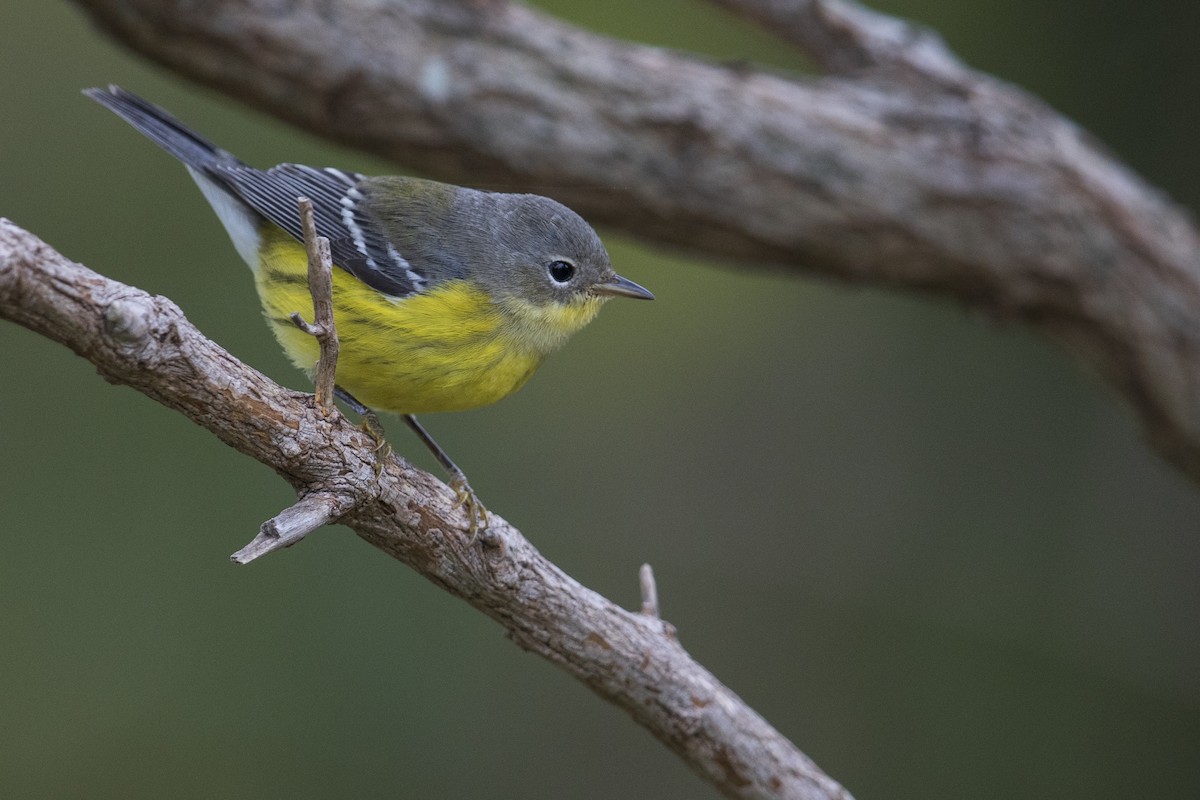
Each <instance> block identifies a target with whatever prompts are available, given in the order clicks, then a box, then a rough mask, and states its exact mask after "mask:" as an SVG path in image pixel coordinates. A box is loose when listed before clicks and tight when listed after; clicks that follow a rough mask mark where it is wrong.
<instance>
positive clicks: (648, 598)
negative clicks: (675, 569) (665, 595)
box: [638, 564, 660, 619]
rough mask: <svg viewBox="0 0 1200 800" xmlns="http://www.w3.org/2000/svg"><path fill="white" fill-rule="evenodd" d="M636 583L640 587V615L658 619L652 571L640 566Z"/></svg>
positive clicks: (645, 566) (649, 568) (655, 587)
mask: <svg viewBox="0 0 1200 800" xmlns="http://www.w3.org/2000/svg"><path fill="white" fill-rule="evenodd" d="M638 581H639V583H641V585H642V613H643V614H645V615H646V616H648V617H654V618H655V619H660V617H659V614H658V586H657V585H656V584H655V583H654V570H653V569H651V567H650V565H649V564H642V568H641V569H639V570H638Z"/></svg>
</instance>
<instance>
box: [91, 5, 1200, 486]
mask: <svg viewBox="0 0 1200 800" xmlns="http://www.w3.org/2000/svg"><path fill="white" fill-rule="evenodd" d="M76 2H77V3H78V5H80V6H81V7H83V8H84V9H86V11H87V12H88V13H89V14H90V15H91V17H92V18H93V19H94V20H95V21H96V23H97V24H98V25H100V26H101V27H103V28H104V29H105V30H107V31H108V32H109V33H111V34H112V35H113V36H114V37H116V38H117V39H118V40H120V41H121V42H123V43H125V44H127V45H128V46H130V47H132V48H133V49H135V50H137V51H139V52H141V53H143V54H145V55H146V56H148V57H150V58H152V59H154V60H156V61H158V62H160V63H163V64H165V65H167V66H169V67H171V68H172V69H175V70H176V71H178V72H180V73H182V74H184V75H187V76H189V77H191V78H194V79H196V80H198V81H201V82H203V83H206V84H208V85H211V86H215V87H218V88H220V89H222V90H224V91H226V92H228V93H229V94H232V95H234V96H237V97H240V98H242V99H243V100H245V101H247V102H248V103H250V104H251V105H252V106H254V107H256V108H259V109H262V110H264V111H267V112H270V113H272V114H275V115H277V116H279V117H282V118H284V119H287V120H290V121H292V122H294V123H296V124H297V125H300V126H301V127H304V128H306V129H308V130H310V131H313V132H316V133H319V134H322V135H324V136H326V137H328V138H330V139H332V140H335V141H339V142H342V143H346V144H350V145H354V146H358V147H360V148H363V149H365V150H368V151H371V152H374V153H377V154H380V155H382V156H385V157H388V158H391V159H393V160H395V161H398V162H401V163H404V164H409V165H413V166H416V167H419V168H420V169H421V170H422V171H423V172H426V173H431V174H433V175H435V176H438V177H441V178H443V179H447V180H451V181H456V182H460V183H472V184H476V185H478V184H488V183H490V182H503V183H504V184H505V185H509V186H527V187H530V188H533V189H538V190H542V191H544V192H546V191H548V192H549V193H552V194H554V195H556V196H557V197H558V198H559V199H561V200H563V201H565V202H567V203H568V204H569V205H571V206H573V207H574V208H576V209H577V210H578V211H580V212H581V213H582V214H583V215H584V216H585V217H587V218H588V219H590V220H592V221H594V222H599V223H606V224H609V225H614V226H617V227H620V228H622V229H624V230H627V231H630V232H632V233H634V234H636V235H638V236H641V237H644V238H647V239H650V240H653V241H657V242H661V243H664V244H668V245H672V246H676V247H681V248H685V249H688V250H691V251H694V252H697V253H701V254H704V255H707V256H718V257H723V258H727V259H736V260H740V261H742V262H744V263H748V264H758V265H772V266H774V267H776V268H782V269H791V270H796V271H797V272H819V273H822V274H826V275H831V276H836V277H838V278H841V279H846V280H853V281H863V282H870V283H874V284H883V285H888V286H894V287H904V288H908V289H916V290H920V291H923V292H933V293H938V294H942V295H948V296H952V297H954V298H956V299H958V300H959V301H961V302H963V303H965V304H966V305H968V306H970V307H973V308H976V309H980V310H983V311H985V312H987V313H990V314H992V315H995V316H999V317H1002V318H1015V319H1019V320H1023V321H1025V322H1027V323H1029V324H1031V325H1033V326H1035V327H1036V328H1038V329H1040V330H1042V331H1044V332H1046V333H1048V334H1050V335H1051V336H1053V337H1054V338H1056V339H1058V340H1060V341H1062V342H1064V343H1066V344H1067V345H1068V348H1069V349H1070V350H1071V351H1073V352H1074V353H1076V354H1077V355H1079V356H1080V357H1081V358H1082V359H1083V360H1084V361H1086V362H1087V363H1088V364H1090V365H1092V366H1093V367H1094V368H1095V369H1097V370H1098V371H1099V372H1100V373H1101V374H1102V375H1104V376H1105V377H1107V379H1108V380H1109V381H1110V382H1111V383H1112V384H1114V385H1115V386H1116V387H1117V388H1118V389H1119V390H1120V391H1121V392H1122V393H1123V394H1124V396H1125V397H1126V398H1128V400H1129V401H1130V402H1131V403H1132V405H1133V406H1134V408H1135V409H1136V410H1137V412H1138V413H1139V414H1140V415H1141V417H1142V419H1143V421H1144V423H1145V427H1146V430H1147V431H1148V434H1149V437H1150V439H1151V441H1152V443H1153V445H1154V446H1155V447H1156V448H1157V449H1158V450H1159V451H1160V452H1161V453H1163V454H1164V455H1165V456H1166V457H1167V458H1168V459H1170V460H1171V461H1172V462H1173V463H1175V464H1176V465H1177V466H1178V467H1179V468H1180V469H1182V470H1183V471H1184V472H1185V473H1187V474H1188V475H1189V476H1190V477H1191V478H1192V479H1193V480H1196V481H1200V325H1197V323H1196V320H1197V319H1200V237H1198V235H1197V232H1196V230H1195V228H1194V227H1193V226H1192V224H1191V221H1190V220H1189V218H1188V217H1187V215H1186V214H1185V213H1184V212H1183V211H1181V210H1180V209H1179V208H1177V207H1176V206H1174V205H1173V204H1172V203H1171V202H1170V201H1169V200H1168V199H1166V198H1165V197H1163V196H1162V195H1160V194H1159V193H1158V192H1156V191H1154V190H1153V189H1152V188H1150V187H1149V186H1147V185H1146V184H1145V183H1144V182H1142V181H1141V180H1140V179H1139V178H1138V177H1137V176H1136V175H1134V174H1132V173H1131V172H1130V171H1129V170H1128V169H1127V168H1125V167H1124V166H1123V165H1122V164H1121V163H1119V162H1118V161H1116V160H1115V159H1114V158H1113V157H1112V155H1111V154H1110V153H1108V152H1106V151H1104V150H1103V149H1102V148H1101V147H1098V146H1097V145H1096V144H1095V143H1094V142H1093V141H1091V139H1090V138H1089V137H1088V136H1087V135H1086V134H1085V133H1084V132H1083V131H1081V130H1080V129H1079V128H1077V127H1076V126H1075V125H1074V124H1072V123H1071V122H1070V121H1068V120H1066V119H1064V118H1063V117H1061V116H1059V115H1058V114H1056V113H1055V112H1054V111H1053V110H1051V109H1049V108H1048V107H1046V106H1045V105H1044V104H1042V103H1041V102H1039V101H1038V100H1037V99H1035V98H1033V97H1031V96H1030V95H1028V94H1026V93H1024V92H1022V91H1020V90H1019V89H1016V88H1015V87H1012V86H1009V85H1007V84H1005V83H1003V82H1000V81H998V80H995V79H992V78H989V77H987V76H985V75H982V74H979V73H977V72H973V71H971V70H969V69H967V68H965V67H963V66H962V65H961V64H960V63H959V62H958V61H957V60H956V59H955V58H954V57H953V56H952V55H951V54H950V53H949V52H948V51H947V50H946V49H945V47H944V46H943V45H942V44H941V43H940V41H939V40H938V39H937V37H936V36H935V35H933V34H931V33H929V32H928V31H924V30H922V29H918V28H915V27H913V26H911V25H908V24H907V23H904V22H902V21H900V20H896V19H894V18H891V17H887V16H885V15H881V14H877V13H875V12H871V11H868V10H866V9H864V8H862V7H860V6H858V5H855V4H852V3H847V2H837V0H714V2H717V3H719V4H720V5H722V6H725V7H727V8H729V9H730V10H732V11H734V12H736V13H740V14H744V15H747V16H749V17H751V18H753V19H756V20H758V21H760V22H762V23H763V24H765V25H767V26H768V27H770V28H771V29H772V30H773V31H775V32H777V33H778V34H780V35H781V36H783V37H785V38H787V39H788V40H790V41H792V42H793V43H795V44H796V45H797V46H799V47H800V48H802V49H803V50H804V51H805V52H806V53H807V54H808V55H809V56H810V57H811V58H812V59H813V61H814V62H815V63H816V64H817V65H818V66H820V67H822V68H823V69H825V70H827V71H829V72H830V73H834V76H833V77H824V78H806V77H803V76H784V75H779V74H775V73H769V72H765V71H759V70H756V69H753V68H750V67H747V66H746V65H744V64H737V65H723V64H718V63H712V62H710V61H706V60H704V59H700V58H695V57H691V56H688V55H685V54H680V53H676V52H671V51H667V50H663V49H660V48H654V47H646V46H641V45H637V44H630V43H626V42H619V41H614V40H612V39H608V38H604V37H601V36H596V35H593V34H590V33H588V32H586V31H583V30H580V29H577V28H574V27H571V26H569V25H566V24H563V23H562V22H560V21H557V20H555V19H552V18H550V17H547V16H546V15H544V14H540V13H538V12H536V11H533V10H531V9H529V8H527V7H525V6H522V5H518V4H514V3H508V2H503V1H502V0H487V1H486V2H481V1H480V0H475V1H474V2H468V1H467V0H460V1H459V2H450V1H449V0H407V2H404V3H378V2H373V0H344V2H339V3H328V2H324V0H291V1H290V2H279V0H213V2H208V3H191V2H184V0H76ZM281 155H282V154H281ZM547 187H549V188H547Z"/></svg>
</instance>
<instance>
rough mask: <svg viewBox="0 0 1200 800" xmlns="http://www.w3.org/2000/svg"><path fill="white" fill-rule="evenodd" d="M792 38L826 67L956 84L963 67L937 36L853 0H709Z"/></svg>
mask: <svg viewBox="0 0 1200 800" xmlns="http://www.w3.org/2000/svg"><path fill="white" fill-rule="evenodd" d="M710 2H712V3H715V4H716V5H719V6H724V7H725V8H728V9H730V10H731V11H734V12H736V13H738V14H741V15H742V16H745V17H748V18H750V19H752V20H754V21H755V22H758V23H759V24H760V25H762V26H763V27H764V28H766V29H767V30H768V31H770V32H771V33H773V34H775V35H777V36H779V37H781V38H783V39H785V40H787V41H789V42H792V43H794V44H795V45H797V46H798V47H800V49H802V50H803V51H804V52H805V53H806V54H807V55H808V57H809V58H811V59H812V60H813V61H814V62H816V64H817V66H819V67H821V68H822V69H824V70H825V71H827V72H836V73H846V74H856V73H857V74H861V73H865V72H870V71H885V70H895V71H898V72H908V73H910V74H911V76H922V77H925V78H929V79H931V80H933V81H935V82H937V83H944V84H947V85H955V84H961V80H962V78H963V77H964V76H965V74H966V70H965V69H964V67H963V66H962V64H961V63H960V62H959V61H958V59H957V58H955V57H954V54H953V53H951V52H950V51H949V50H948V49H947V48H946V45H945V43H944V42H942V39H941V37H940V36H938V35H937V34H936V33H934V32H933V31H931V30H929V29H928V28H923V27H921V26H919V25H915V24H913V23H911V22H909V21H907V20H903V19H898V18H897V17H890V16H888V15H887V14H880V13H877V12H875V11H871V10H870V9H867V8H863V7H862V6H861V5H859V4H858V3H855V2H852V0H710Z"/></svg>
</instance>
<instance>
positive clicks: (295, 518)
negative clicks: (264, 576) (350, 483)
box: [229, 493, 354, 564]
mask: <svg viewBox="0 0 1200 800" xmlns="http://www.w3.org/2000/svg"><path fill="white" fill-rule="evenodd" d="M353 505H354V503H353V501H351V500H348V499H346V498H343V497H339V496H337V495H333V494H327V493H316V494H310V495H305V496H304V497H301V498H300V499H299V500H298V501H296V504H295V505H293V506H291V507H289V508H285V509H284V510H283V511H281V512H279V514H278V515H276V516H275V517H273V518H271V519H269V520H267V521H266V522H264V523H263V524H262V527H260V528H259V529H258V535H257V536H255V537H254V539H253V541H251V542H250V544H248V545H246V546H245V547H243V548H242V549H241V550H238V551H237V552H236V553H234V554H233V555H231V556H230V557H229V560H230V561H232V562H234V563H235V564H249V563H250V562H251V561H253V560H254V559H256V558H258V557H259V556H265V555H266V554H267V553H272V552H274V551H276V550H281V549H283V548H284V547H290V546H291V545H293V544H295V543H296V542H298V541H300V540H301V539H303V538H304V537H305V536H307V535H308V534H310V533H312V532H313V531H315V530H316V529H317V528H319V527H321V526H322V525H328V524H329V523H331V522H333V521H334V520H336V519H338V518H339V517H341V516H342V515H343V514H345V513H346V512H347V511H349V510H350V508H351V507H352V506H353Z"/></svg>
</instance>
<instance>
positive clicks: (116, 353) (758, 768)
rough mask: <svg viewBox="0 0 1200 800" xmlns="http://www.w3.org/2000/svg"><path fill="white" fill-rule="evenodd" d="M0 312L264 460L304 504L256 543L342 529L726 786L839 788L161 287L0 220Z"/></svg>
mask: <svg viewBox="0 0 1200 800" xmlns="http://www.w3.org/2000/svg"><path fill="white" fill-rule="evenodd" d="M0 318H4V319H10V320H12V321H14V322H16V323H18V324H20V325H24V326H25V327H27V328H29V329H31V330H33V331H36V332H38V333H41V334H43V335H45V336H47V337H49V338H51V339H53V340H55V341H57V342H60V343H62V344H64V345H66V346H67V347H69V348H70V349H71V350H73V351H74V352H76V353H77V354H79V355H80V356H82V357H84V358H86V359H88V360H89V361H91V362H92V363H93V364H95V365H96V367H97V369H98V370H99V372H100V374H101V375H102V376H103V377H104V378H106V379H107V380H109V381H111V382H113V383H118V384H124V385H128V386H132V387H133V388H135V389H137V390H138V391H140V392H142V393H143V394H145V395H147V396H149V397H151V398H153V399H155V400H157V401H158V402H160V403H162V404H163V405H165V406H167V407H169V408H173V409H175V410H176V411H179V412H180V413H182V414H184V415H185V416H187V417H188V418H189V419H191V420H192V421H194V422H196V423H197V424H198V425H201V426H203V427H205V428H207V429H208V430H209V431H211V432H212V433H213V434H215V435H216V436H218V437H219V438H220V439H221V440H222V441H223V442H225V443H226V444H228V445H229V446H231V447H233V448H235V449H237V450H238V451H240V452H242V453H244V454H246V455H248V456H250V457H252V458H255V459H257V460H258V461H261V462H262V463H264V464H266V465H267V466H269V467H271V468H273V469H274V470H275V471H276V472H277V473H279V475H280V476H282V477H283V478H284V479H286V480H287V481H288V482H289V483H290V484H291V485H292V486H293V487H295V489H296V491H297V494H298V496H299V501H298V502H297V504H296V505H295V506H293V507H292V508H291V509H288V510H286V511H284V512H283V513H281V514H280V515H278V516H277V517H275V518H274V519H272V520H270V521H269V522H268V523H267V524H266V525H265V526H264V532H263V536H266V537H267V538H269V537H270V536H272V535H274V536H283V537H286V536H289V535H291V533H292V532H294V531H304V532H307V531H308V530H311V528H312V527H315V526H316V525H318V524H320V523H322V522H330V521H336V522H340V523H341V524H343V525H346V526H347V527H349V528H351V529H352V530H353V531H355V533H357V534H358V535H359V536H360V537H362V538H363V539H365V540H366V541H368V542H370V543H371V544H373V545H375V546H376V547H378V548H379V549H380V550H383V551H384V552H385V553H387V554H388V555H390V556H392V557H394V558H396V559H398V560H400V561H402V562H403V563H405V564H407V565H409V566H410V567H412V568H413V569H415V570H416V571H417V572H419V573H420V574H421V575H423V576H425V577H426V578H428V579H429V580H430V581H432V582H433V583H435V584H437V585H438V586H441V587H442V588H443V589H445V590H446V591H448V592H450V593H451V594H453V595H455V596H457V597H460V598H462V599H463V600H465V601H467V602H468V603H470V604H471V605H472V606H474V607H475V608H477V609H479V610H480V611H482V612H483V613H485V614H487V615H488V616H489V617H491V618H492V619H494V620H496V621H497V622H499V623H500V624H501V625H503V626H504V628H505V629H506V630H507V632H508V635H509V636H510V637H511V638H512V639H513V641H515V642H516V643H517V644H518V645H520V646H521V647H523V648H525V649H526V650H529V651H531V652H534V653H537V654H538V655H540V656H542V657H543V658H546V659H548V660H550V661H551V662H553V663H555V664H557V665H559V666H560V667H562V668H563V669H565V670H566V671H567V672H569V673H570V674H572V675H574V676H575V677H576V678H578V679H579V680H580V681H582V682H583V683H584V684H585V685H587V686H588V687H589V688H591V689H592V690H593V691H595V692H596V693H597V694H598V695H600V696H601V697H603V698H604V699H606V700H608V701H610V702H612V703H615V704H616V705H618V706H620V707H621V708H623V709H625V710H626V711H628V712H629V714H630V715H631V716H632V717H633V718H634V719H635V720H637V721H638V722H639V723H640V724H641V725H643V726H644V727H645V728H646V729H647V730H649V731H650V732H651V733H652V734H654V735H655V736H656V737H658V738H659V739H660V740H661V741H662V742H663V743H665V744H666V745H667V746H669V747H670V748H671V749H672V750H674V751H675V752H676V753H677V754H679V756H680V757H681V758H682V759H683V760H684V761H685V762H686V763H687V764H688V765H689V766H691V767H692V769H694V770H695V771H696V772H697V773H699V774H700V775H701V776H703V777H704V778H706V779H707V780H709V781H710V782H711V783H713V784H714V785H715V786H716V787H717V788H718V789H720V790H721V791H722V792H724V793H725V794H726V795H727V796H729V797H738V798H803V800H833V799H834V798H837V799H838V800H846V799H847V798H849V797H850V795H849V793H847V792H846V791H845V790H844V789H842V787H841V786H839V785H838V784H837V783H836V782H835V781H834V780H833V779H831V778H829V777H828V776H827V775H825V774H824V773H822V772H821V770H820V769H819V768H818V767H817V766H816V765H815V764H814V763H813V762H812V761H811V760H810V759H809V758H808V757H807V756H805V755H804V754H803V753H802V752H800V750H798V749H797V748H796V747H795V745H793V744H792V743H791V742H789V741H788V740H787V739H786V738H784V737H783V736H782V735H780V734H779V733H778V732H777V731H776V730H775V729H773V728H772V727H771V726H770V725H769V724H768V723H767V722H766V721H765V720H764V719H763V718H762V717H761V716H759V715H758V714H757V713H755V712H754V711H753V709H751V708H750V707H749V706H747V705H746V704H745V703H744V702H743V701H742V700H741V699H740V698H739V697H737V695H735V694H734V693H733V692H732V691H730V690H729V689H728V688H726V687H725V686H723V685H722V684H721V683H720V682H719V681H718V680H717V679H716V678H715V677H714V676H713V675H712V674H711V673H709V672H708V671H707V670H705V669H704V668H703V667H702V666H700V665H699V664H697V663H696V662H695V661H694V660H692V658H691V657H690V656H689V655H688V654H687V652H686V651H685V650H684V649H683V647H682V646H681V645H680V643H679V641H678V639H677V638H676V637H675V635H674V629H673V628H672V627H671V626H670V625H669V624H667V623H664V622H662V621H661V620H659V619H658V617H657V616H656V615H655V614H651V613H634V612H630V611H626V610H624V609H622V608H620V607H618V606H616V605H615V604H613V603H611V602H609V601H608V600H606V599H604V598H603V597H601V596H600V595H598V594H596V593H595V592H593V591H591V590H590V589H587V588H586V587H584V586H582V585H580V584H579V583H578V582H576V581H575V580H574V579H572V578H571V577H570V576H569V575H567V574H566V573H564V572H563V571H562V570H560V569H559V568H558V567H556V566H555V565H554V564H552V563H550V562H549V561H547V560H546V559H545V558H543V557H542V555H541V554H540V553H539V552H538V551H537V550H536V549H535V548H534V547H533V545H531V544H530V543H529V542H528V541H527V540H526V539H525V538H524V537H522V536H521V534H520V533H519V532H518V531H517V530H516V529H514V528H512V527H511V526H510V525H508V523H506V522H505V521H504V520H503V519H501V518H499V517H497V516H495V515H489V520H490V527H489V528H488V535H487V536H485V537H480V539H479V541H478V542H477V543H476V544H475V545H470V544H468V541H469V539H470V538H471V537H470V535H469V534H468V532H467V530H466V520H465V519H464V518H463V514H462V512H461V511H460V510H459V509H457V508H455V498H454V493H453V492H452V491H451V490H450V489H448V488H447V487H446V486H445V485H443V484H442V483H440V482H439V481H437V480H436V479H434V478H433V477H432V476H430V475H428V474H426V473H424V472H422V471H420V470H417V469H415V468H414V467H412V466H411V465H409V464H408V463H407V462H405V461H403V460H402V459H399V458H396V457H394V456H391V457H389V458H388V459H387V461H386V462H385V463H384V464H383V468H382V470H381V471H380V472H379V474H378V476H376V470H375V467H376V458H375V442H374V441H373V440H371V439H370V438H368V437H367V436H366V434H364V433H363V432H362V431H361V430H360V429H359V428H358V427H357V426H356V425H354V424H353V423H351V422H349V421H347V420H346V419H344V418H343V417H342V416H341V415H339V414H332V415H326V414H325V413H324V412H323V411H322V410H321V409H319V408H318V406H317V404H316V402H315V400H314V398H313V396H312V395H306V394H301V393H298V392H293V391H289V390H287V389H284V388H283V387H281V386H279V385H277V384H275V383H273V382H272V381H271V380H269V379H268V378H266V377H265V376H264V375H262V374H261V373H259V372H257V371H256V370H253V369H251V368H250V367H247V366H246V365H245V364H242V363H241V362H240V361H238V360H237V359H235V358H234V357H233V356H231V355H230V354H229V353H227V352H225V351H224V350H222V349H221V348H220V347H218V346H217V345H216V344H214V343H213V342H211V341H209V340H208V339H207V338H205V337H204V336H203V334H201V333H200V332H199V331H198V330H197V329H196V328H195V327H193V326H192V325H191V324H190V323H189V322H188V321H187V319H185V318H184V316H183V313H182V312H181V311H180V310H179V308H178V307H177V306H176V305H175V304H174V303H172V302H171V301H169V300H167V299H166V298H164V297H153V296H150V295H148V294H146V293H145V292H143V291H141V290H140V289H136V288H134V287H131V286H126V285H124V284H121V283H118V282H116V281H113V280H110V279H108V278H105V277H103V276H101V275H98V274H96V273H95V272H92V271H91V270H89V269H87V268H86V267H84V266H82V265H80V264H76V263H73V262H71V261H69V260H68V259H66V258H64V257H63V256H61V255H60V254H58V253H57V252H55V251H54V250H53V249H52V248H50V246H49V245H47V244H45V243H44V242H42V241H41V240H39V239H38V238H37V237H35V236H33V235H32V234H30V233H28V232H26V231H23V230H22V229H20V228H18V227H17V226H16V225H14V224H12V223H11V222H9V221H7V220H4V219H0ZM255 541H256V542H257V541H259V539H256V540H255ZM642 580H643V585H644V586H645V585H646V582H647V581H652V578H650V577H649V575H645V576H643V579H642ZM630 581H631V583H632V581H633V576H630ZM643 591H644V592H648V593H649V594H652V590H649V589H644V590H643ZM646 602H647V604H648V605H649V598H647V601H646Z"/></svg>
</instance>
